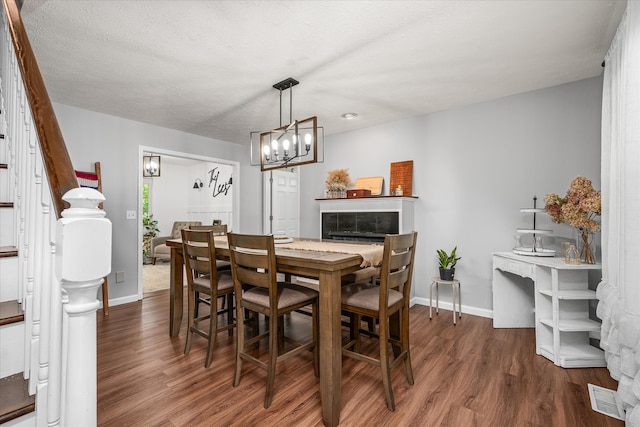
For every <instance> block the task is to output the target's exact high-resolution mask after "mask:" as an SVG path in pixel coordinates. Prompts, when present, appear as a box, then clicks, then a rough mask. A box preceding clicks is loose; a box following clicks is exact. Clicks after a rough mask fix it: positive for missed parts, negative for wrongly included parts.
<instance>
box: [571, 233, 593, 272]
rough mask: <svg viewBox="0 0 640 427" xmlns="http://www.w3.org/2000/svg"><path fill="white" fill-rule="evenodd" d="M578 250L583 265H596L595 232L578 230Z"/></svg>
mask: <svg viewBox="0 0 640 427" xmlns="http://www.w3.org/2000/svg"><path fill="white" fill-rule="evenodd" d="M576 248H577V249H578V254H579V255H580V261H581V262H582V263H583V264H595V263H596V241H595V233H594V232H593V231H588V230H580V229H576Z"/></svg>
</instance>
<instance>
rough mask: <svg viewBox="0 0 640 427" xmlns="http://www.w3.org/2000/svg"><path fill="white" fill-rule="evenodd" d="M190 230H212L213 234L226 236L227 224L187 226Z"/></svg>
mask: <svg viewBox="0 0 640 427" xmlns="http://www.w3.org/2000/svg"><path fill="white" fill-rule="evenodd" d="M189 228H190V229H191V230H209V231H213V235H214V236H226V234H227V224H217V225H192V226H190V227H189Z"/></svg>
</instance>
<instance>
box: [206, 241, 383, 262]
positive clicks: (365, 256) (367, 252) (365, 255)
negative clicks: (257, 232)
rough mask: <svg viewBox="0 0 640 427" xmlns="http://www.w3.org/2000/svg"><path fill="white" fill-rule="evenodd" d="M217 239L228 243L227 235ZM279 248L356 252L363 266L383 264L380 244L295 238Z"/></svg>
mask: <svg viewBox="0 0 640 427" xmlns="http://www.w3.org/2000/svg"><path fill="white" fill-rule="evenodd" d="M215 240H216V241H219V242H221V243H222V242H224V243H227V236H215ZM276 248H278V249H292V250H304V251H316V252H337V253H342V254H356V255H360V256H361V257H362V263H361V264H360V267H361V268H364V267H369V266H374V267H377V266H379V265H380V264H382V255H383V253H384V246H383V245H380V244H366V243H365V244H363V243H360V244H358V243H343V242H336V241H326V240H324V241H322V240H297V239H296V240H294V241H293V242H291V243H278V244H276Z"/></svg>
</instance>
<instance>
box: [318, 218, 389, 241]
mask: <svg viewBox="0 0 640 427" xmlns="http://www.w3.org/2000/svg"><path fill="white" fill-rule="evenodd" d="M399 222H400V221H399V212H323V213H322V238H323V239H334V240H358V241H371V242H382V241H384V236H385V234H398V232H399V227H400V226H399Z"/></svg>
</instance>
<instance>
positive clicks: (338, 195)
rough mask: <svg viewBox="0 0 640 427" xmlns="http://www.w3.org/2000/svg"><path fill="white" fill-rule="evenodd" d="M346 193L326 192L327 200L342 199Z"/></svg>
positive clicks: (339, 191)
mask: <svg viewBox="0 0 640 427" xmlns="http://www.w3.org/2000/svg"><path fill="white" fill-rule="evenodd" d="M346 197H347V192H346V191H344V190H327V199H344V198H346Z"/></svg>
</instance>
